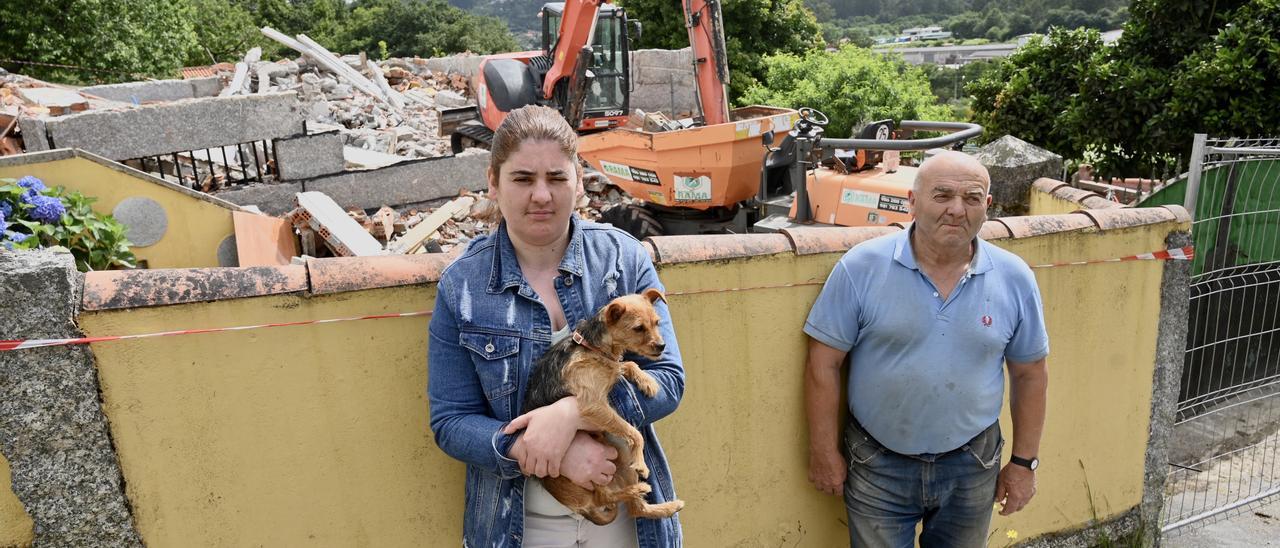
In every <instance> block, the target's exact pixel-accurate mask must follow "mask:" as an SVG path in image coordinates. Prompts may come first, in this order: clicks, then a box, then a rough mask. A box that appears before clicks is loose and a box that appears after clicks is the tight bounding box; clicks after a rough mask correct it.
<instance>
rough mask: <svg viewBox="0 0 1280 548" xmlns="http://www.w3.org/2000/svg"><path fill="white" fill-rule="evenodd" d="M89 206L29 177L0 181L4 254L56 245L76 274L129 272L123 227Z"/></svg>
mask: <svg viewBox="0 0 1280 548" xmlns="http://www.w3.org/2000/svg"><path fill="white" fill-rule="evenodd" d="M94 201H96V199H95V198H89V197H87V196H85V195H83V194H81V193H79V192H67V191H66V189H65V188H62V187H57V188H49V187H47V186H45V184H44V182H43V181H41V180H40V179H37V178H35V177H31V176H27V177H23V178H21V179H17V180H14V179H0V232H2V233H3V234H2V237H0V245H4V247H6V248H8V249H10V250H20V249H35V248H42V247H54V246H60V247H63V248H66V249H68V250H70V251H71V254H72V255H73V256H74V257H75V259H76V268H79V269H80V270H81V271H89V270H106V269H110V268H133V267H134V265H135V258H134V256H133V252H132V251H130V250H129V240H128V239H127V238H125V227H124V225H122V224H120V222H119V221H116V220H115V218H113V217H112V216H110V215H102V214H100V213H98V212H96V211H94V210H93V208H92V207H91V206H90V204H92V203H93V202H94Z"/></svg>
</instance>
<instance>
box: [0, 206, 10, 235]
mask: <svg viewBox="0 0 1280 548" xmlns="http://www.w3.org/2000/svg"><path fill="white" fill-rule="evenodd" d="M3 230H9V223H8V221H6V220H5V214H4V212H3V211H0V231H3Z"/></svg>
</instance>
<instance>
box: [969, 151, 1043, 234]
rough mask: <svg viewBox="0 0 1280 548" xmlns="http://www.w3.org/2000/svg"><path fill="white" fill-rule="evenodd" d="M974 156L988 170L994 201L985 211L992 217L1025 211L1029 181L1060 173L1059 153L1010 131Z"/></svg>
mask: <svg viewBox="0 0 1280 548" xmlns="http://www.w3.org/2000/svg"><path fill="white" fill-rule="evenodd" d="M974 156H975V157H977V158H978V161H979V162H982V165H984V166H987V171H988V172H990V173H991V196H992V197H994V198H995V201H994V202H993V203H992V204H991V211H989V212H987V213H988V215H989V216H990V217H991V218H993V219H994V218H996V217H1013V216H1017V215H1026V214H1027V213H1028V208H1029V201H1030V199H1031V198H1030V196H1031V183H1034V182H1035V181H1036V179H1039V178H1041V177H1048V178H1050V179H1059V178H1061V177H1062V157H1061V156H1058V155H1057V154H1054V153H1052V152H1049V151H1047V150H1045V149H1043V148H1040V147H1037V146H1035V145H1033V144H1031V143H1028V142H1026V141H1023V140H1022V139H1019V138H1017V137H1014V136H1012V135H1005V136H1004V137H1001V138H999V139H996V140H995V141H992V142H990V143H987V145H986V146H984V147H982V148H981V149H980V150H978V153H977V154H975V155H974Z"/></svg>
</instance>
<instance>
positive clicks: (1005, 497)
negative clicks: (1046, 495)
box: [996, 464, 1036, 516]
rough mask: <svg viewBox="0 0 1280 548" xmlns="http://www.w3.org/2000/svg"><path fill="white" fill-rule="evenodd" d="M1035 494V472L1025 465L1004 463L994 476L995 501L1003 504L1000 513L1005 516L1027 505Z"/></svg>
mask: <svg viewBox="0 0 1280 548" xmlns="http://www.w3.org/2000/svg"><path fill="white" fill-rule="evenodd" d="M1034 496H1036V473H1035V472H1034V471H1032V470H1030V469H1028V468H1027V467H1025V466H1019V465H1017V464H1006V465H1004V468H1001V469H1000V477H998V478H996V502H998V503H1001V504H1002V505H1003V506H1002V507H1001V509H1000V515H1002V516H1007V515H1009V514H1012V513H1014V512H1017V511H1018V510H1021V509H1023V508H1025V507H1026V506H1027V503H1028V502H1031V497H1034Z"/></svg>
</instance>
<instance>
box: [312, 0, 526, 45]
mask: <svg viewBox="0 0 1280 548" xmlns="http://www.w3.org/2000/svg"><path fill="white" fill-rule="evenodd" d="M337 42H338V44H339V47H338V49H341V50H342V51H348V52H354V51H365V52H377V51H379V44H378V43H379V42H386V48H387V53H388V54H389V55H390V56H392V57H409V56H415V55H417V56H422V57H431V56H436V55H445V54H449V53H457V52H461V51H472V52H475V53H494V52H503V51H513V50H516V49H517V48H518V45H517V44H516V42H515V40H514V39H513V38H512V37H511V32H510V31H508V30H507V28H506V25H505V24H503V23H502V22H501V21H499V20H497V19H495V18H492V17H485V16H478V15H472V14H470V13H467V12H464V11H462V10H460V9H458V8H455V7H452V6H450V5H448V4H446V3H445V2H444V1H443V0H358V1H357V2H355V3H354V4H352V9H351V12H350V14H349V17H348V20H347V21H346V25H345V26H344V29H343V33H342V35H341V38H340V39H339V40H337Z"/></svg>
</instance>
